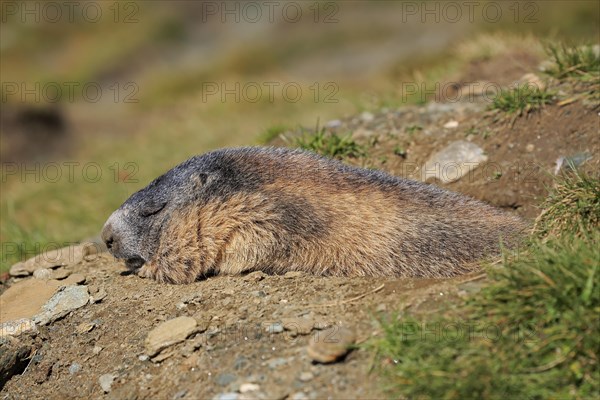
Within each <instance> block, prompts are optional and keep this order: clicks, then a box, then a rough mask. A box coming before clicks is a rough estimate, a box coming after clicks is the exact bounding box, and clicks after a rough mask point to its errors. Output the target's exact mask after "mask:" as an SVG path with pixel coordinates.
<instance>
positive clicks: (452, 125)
mask: <svg viewBox="0 0 600 400" xmlns="http://www.w3.org/2000/svg"><path fill="white" fill-rule="evenodd" d="M444 128H446V129H456V128H458V121H455V120H452V121H448V122H446V123H445V124H444Z"/></svg>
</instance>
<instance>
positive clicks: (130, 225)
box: [101, 158, 208, 269]
mask: <svg viewBox="0 0 600 400" xmlns="http://www.w3.org/2000/svg"><path fill="white" fill-rule="evenodd" d="M196 161H197V160H196V159H194V158H192V159H190V160H188V161H187V162H185V163H183V164H180V165H179V166H177V167H176V168H174V169H172V170H170V171H169V172H167V173H166V174H164V175H162V176H160V177H158V178H156V179H155V180H154V181H152V182H151V183H150V184H149V185H148V186H146V187H145V188H143V189H142V190H140V191H138V192H136V193H134V194H133V195H132V196H131V197H130V198H129V199H127V200H126V201H125V203H123V205H121V207H119V208H118V209H117V210H116V211H115V212H113V213H112V215H111V216H110V217H109V218H108V220H107V221H106V223H105V224H104V228H102V234H101V236H102V240H103V241H104V242H105V243H106V247H108V250H109V251H110V253H111V254H112V255H113V256H114V257H116V258H119V259H124V260H125V264H126V265H127V267H128V268H130V269H138V268H140V267H141V266H142V265H144V263H146V262H148V261H150V260H151V259H152V258H153V257H154V255H155V253H156V249H157V248H158V244H159V240H160V236H161V231H162V230H163V227H165V226H166V225H167V224H168V223H169V222H170V219H171V215H172V214H173V211H174V210H176V209H182V208H184V207H186V206H187V205H189V204H191V203H192V202H193V201H195V200H197V199H198V196H200V194H201V193H202V189H203V187H204V186H205V184H206V183H207V179H208V174H207V173H204V172H200V170H201V168H200V165H198V163H197V162H196Z"/></svg>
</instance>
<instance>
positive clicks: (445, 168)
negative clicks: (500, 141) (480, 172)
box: [421, 140, 488, 183]
mask: <svg viewBox="0 0 600 400" xmlns="http://www.w3.org/2000/svg"><path fill="white" fill-rule="evenodd" d="M487 159H488V158H487V156H486V155H485V154H484V153H483V149H482V148H481V147H479V146H477V145H476V144H475V143H471V142H466V141H464V140H458V141H456V142H453V143H450V144H449V145H448V146H447V147H445V148H444V149H442V150H441V151H439V152H437V153H435V154H434V155H433V156H431V157H430V158H429V160H427V162H426V163H425V166H424V167H423V169H422V170H421V180H423V181H426V180H427V179H428V178H432V177H435V178H436V179H439V180H440V181H442V182H443V183H450V182H454V181H457V180H459V179H460V178H462V177H463V176H465V175H467V174H468V173H469V172H471V171H473V170H474V169H475V168H477V166H478V165H479V164H481V163H482V162H485V161H487Z"/></svg>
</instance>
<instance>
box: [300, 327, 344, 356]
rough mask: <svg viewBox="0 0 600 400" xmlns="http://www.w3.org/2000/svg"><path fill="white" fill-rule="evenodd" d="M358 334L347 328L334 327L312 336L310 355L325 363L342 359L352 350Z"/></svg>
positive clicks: (308, 349)
mask: <svg viewBox="0 0 600 400" xmlns="http://www.w3.org/2000/svg"><path fill="white" fill-rule="evenodd" d="M355 340H356V336H355V335H354V333H353V332H352V331H350V330H349V329H347V328H341V327H335V326H334V327H332V328H329V329H326V330H324V331H321V332H319V333H318V334H316V335H314V336H313V337H311V338H310V341H309V345H308V348H307V352H308V356H309V357H310V358H312V359H313V361H316V362H320V363H323V364H328V363H332V362H335V361H338V360H340V359H342V358H343V357H344V356H345V355H346V354H348V352H349V351H350V347H351V346H352V345H353V344H354V341H355Z"/></svg>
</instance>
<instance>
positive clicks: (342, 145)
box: [296, 129, 367, 160]
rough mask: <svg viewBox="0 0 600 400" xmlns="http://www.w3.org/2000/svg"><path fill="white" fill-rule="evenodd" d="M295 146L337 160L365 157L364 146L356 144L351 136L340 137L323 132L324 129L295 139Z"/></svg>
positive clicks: (332, 133) (333, 133)
mask: <svg viewBox="0 0 600 400" xmlns="http://www.w3.org/2000/svg"><path fill="white" fill-rule="evenodd" d="M296 146H297V147H300V148H301V149H304V150H310V151H313V152H315V153H317V154H321V155H323V156H326V157H330V158H336V159H338V160H343V159H345V158H359V157H365V156H366V155H367V151H366V149H365V146H363V145H360V144H358V143H356V141H354V139H352V134H350V133H348V134H347V135H344V136H340V135H338V134H337V133H335V132H325V130H324V129H317V130H316V132H315V133H314V134H311V135H308V136H302V137H299V138H298V139H296Z"/></svg>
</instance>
